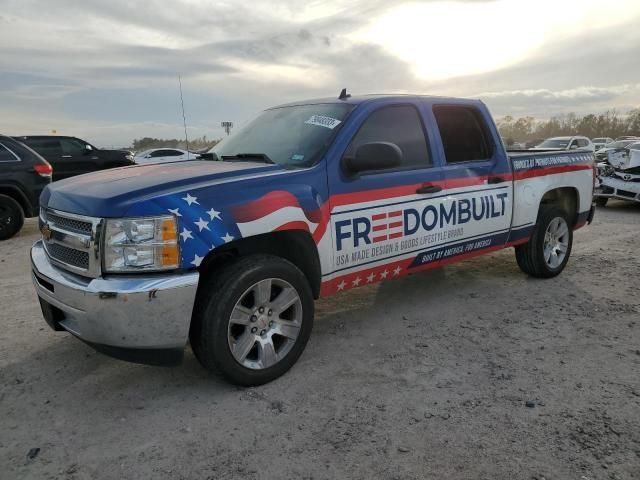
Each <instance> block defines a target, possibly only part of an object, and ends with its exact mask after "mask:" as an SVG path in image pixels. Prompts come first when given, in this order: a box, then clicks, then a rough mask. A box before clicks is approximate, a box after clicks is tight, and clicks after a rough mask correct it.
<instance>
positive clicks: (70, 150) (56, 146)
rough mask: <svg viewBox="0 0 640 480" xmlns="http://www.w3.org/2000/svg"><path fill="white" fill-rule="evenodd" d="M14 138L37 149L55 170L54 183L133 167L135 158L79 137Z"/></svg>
mask: <svg viewBox="0 0 640 480" xmlns="http://www.w3.org/2000/svg"><path fill="white" fill-rule="evenodd" d="M14 138H15V139H16V140H19V141H20V142H23V143H25V144H26V145H27V146H29V147H31V148H32V149H34V150H35V151H36V152H38V153H39V154H40V155H42V156H43V157H44V159H45V160H46V161H47V162H49V163H50V164H51V165H52V166H53V171H54V174H53V179H54V180H62V179H63V178H69V177H73V176H75V175H81V174H83V173H89V172H95V171H96V170H105V169H107V168H114V167H124V166H127V165H133V155H132V154H131V152H129V151H126V150H103V149H100V148H96V147H94V146H93V145H91V144H90V143H88V142H85V141H84V140H81V139H79V138H76V137H60V136H53V135H26V136H21V137H14Z"/></svg>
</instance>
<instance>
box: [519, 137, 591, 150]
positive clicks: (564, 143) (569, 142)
mask: <svg viewBox="0 0 640 480" xmlns="http://www.w3.org/2000/svg"><path fill="white" fill-rule="evenodd" d="M574 149H580V150H589V151H592V152H594V151H595V148H594V146H593V143H591V140H589V139H588V138H587V137H582V136H579V135H574V136H572V137H552V138H547V139H546V140H545V141H544V142H542V143H541V144H540V145H537V146H535V147H533V148H530V149H529V150H574Z"/></svg>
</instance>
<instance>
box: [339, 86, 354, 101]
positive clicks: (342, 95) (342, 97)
mask: <svg viewBox="0 0 640 480" xmlns="http://www.w3.org/2000/svg"><path fill="white" fill-rule="evenodd" d="M350 96H351V94H349V93H347V89H346V88H343V89H342V91H341V92H340V96H339V97H338V100H346V99H347V98H349V97H350Z"/></svg>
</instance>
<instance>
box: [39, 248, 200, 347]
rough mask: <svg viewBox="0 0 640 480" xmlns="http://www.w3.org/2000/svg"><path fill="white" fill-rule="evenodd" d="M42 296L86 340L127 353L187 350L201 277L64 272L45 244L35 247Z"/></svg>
mask: <svg viewBox="0 0 640 480" xmlns="http://www.w3.org/2000/svg"><path fill="white" fill-rule="evenodd" d="M31 266H32V280H33V285H34V287H35V290H36V293H37V294H38V296H39V297H40V298H41V299H42V300H44V301H46V302H47V303H49V304H50V305H53V306H54V307H56V308H58V309H60V310H61V311H62V313H63V314H64V318H62V319H61V320H59V322H58V323H59V325H60V326H61V327H63V328H64V329H65V330H67V331H68V332H70V333H72V334H73V335H75V336H77V337H79V338H80V339H82V340H85V341H88V342H92V343H98V344H102V345H109V346H114V347H123V348H178V347H179V348H182V347H184V346H185V344H186V343H187V339H188V337H189V326H190V324H191V314H192V311H193V306H194V304H195V297H196V292H197V289H198V280H199V273H198V272H195V271H190V272H188V273H183V274H178V273H175V274H155V275H154V274H147V275H143V274H133V275H114V276H110V277H99V278H94V279H90V278H86V277H82V276H78V275H76V274H73V273H70V272H68V271H66V270H62V269H60V268H58V267H57V266H56V265H54V264H53V262H52V261H51V259H50V258H49V256H48V255H47V254H46V253H45V249H44V246H43V244H42V241H41V240H39V241H37V242H36V243H35V244H34V245H33V247H32V248H31Z"/></svg>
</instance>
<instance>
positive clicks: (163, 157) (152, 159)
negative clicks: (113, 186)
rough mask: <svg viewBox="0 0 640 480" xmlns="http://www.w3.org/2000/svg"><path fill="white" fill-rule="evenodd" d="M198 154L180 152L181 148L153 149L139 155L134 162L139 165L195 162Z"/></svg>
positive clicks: (185, 151)
mask: <svg viewBox="0 0 640 480" xmlns="http://www.w3.org/2000/svg"><path fill="white" fill-rule="evenodd" d="M198 157H199V155H198V154H197V153H193V152H188V151H187V150H180V149H179V148H152V149H151V150H145V151H144V152H140V153H137V154H136V155H135V157H133V161H134V162H135V163H137V164H139V165H146V164H148V163H164V162H179V161H182V160H195V159H196V158H198Z"/></svg>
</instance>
